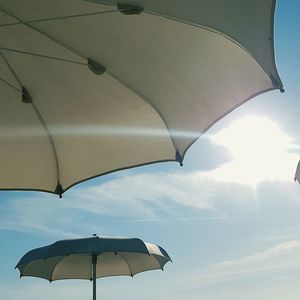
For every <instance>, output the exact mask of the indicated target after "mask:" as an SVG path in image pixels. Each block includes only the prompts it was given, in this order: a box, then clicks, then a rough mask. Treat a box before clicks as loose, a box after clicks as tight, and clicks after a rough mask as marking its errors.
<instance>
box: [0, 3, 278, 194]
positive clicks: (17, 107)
mask: <svg viewBox="0 0 300 300" xmlns="http://www.w3.org/2000/svg"><path fill="white" fill-rule="evenodd" d="M274 11H275V1H274V0H263V1H262V0H252V1H249V0H227V1H224V0H186V1H180V0H173V1H168V0H164V1H163V0H159V1H153V0H135V1H131V0H127V1H122V0H120V1H119V2H117V1H110V0H103V1H100V0H99V1H98V0H93V1H82V0H53V1H47V0H0V12H1V14H0V92H1V98H0V105H1V110H0V145H1V146H0V169H1V172H0V189H21V190H41V191H48V192H54V193H57V194H59V195H61V194H62V193H63V192H64V191H66V190H67V189H68V188H70V187H71V186H73V185H74V184H76V183H79V182H81V181H83V180H86V179H89V178H93V177H95V176H99V175H103V174H107V173H109V172H113V171H116V170H120V169H125V168H130V167H134V166H139V165H144V164H149V163H154V162H161V161H178V162H179V163H182V161H183V158H184V155H185V153H186V151H187V149H188V148H189V147H190V146H191V145H192V144H193V142H194V141H195V140H196V139H197V138H198V137H199V136H200V135H201V134H202V133H203V132H205V131H206V130H207V129H208V128H209V127H210V126H212V125H213V124H214V123H215V122H216V121H218V120H219V119H220V118H222V117H223V116H224V115H226V114H228V113H229V112H231V111H232V110H233V109H234V108H236V107H238V106H239V105H241V104H242V103H244V102H245V101H247V100H249V99H251V98H252V97H254V96H256V95H258V94H260V93H263V92H266V91H270V90H273V89H280V90H281V91H283V87H282V82H281V80H280V77H279V75H278V73H277V70H276V66H275V60H274V38H273V32H274Z"/></svg>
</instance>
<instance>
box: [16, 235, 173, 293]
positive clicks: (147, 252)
mask: <svg viewBox="0 0 300 300" xmlns="http://www.w3.org/2000/svg"><path fill="white" fill-rule="evenodd" d="M168 261H171V259H170V257H169V255H168V254H167V252H166V251H165V250H164V249H163V248H162V247H160V246H157V245H154V244H150V243H146V242H143V241H142V240H140V239H138V238H116V237H98V236H96V235H94V236H93V237H90V238H82V239H72V240H61V241H58V242H55V243H54V244H51V245H49V246H45V247H41V248H37V249H33V250H31V251H29V252H28V253H26V254H25V255H24V256H23V257H22V258H21V260H20V261H19V262H18V264H17V266H16V268H18V269H19V271H20V277H22V276H33V277H40V278H44V279H47V280H49V281H50V282H51V281H54V280H61V279H88V280H93V299H96V278H99V277H106V276H118V275H128V276H134V275H135V274H137V273H141V272H144V271H149V270H155V269H163V267H164V265H165V264H166V263H167V262H168Z"/></svg>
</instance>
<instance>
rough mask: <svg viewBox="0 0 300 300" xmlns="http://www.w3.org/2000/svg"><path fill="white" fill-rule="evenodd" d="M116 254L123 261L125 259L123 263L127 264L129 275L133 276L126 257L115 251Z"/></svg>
mask: <svg viewBox="0 0 300 300" xmlns="http://www.w3.org/2000/svg"><path fill="white" fill-rule="evenodd" d="M116 255H119V256H120V257H121V258H122V259H123V260H124V261H125V263H126V264H127V266H128V269H129V272H130V275H131V277H133V275H134V274H133V273H132V270H131V268H130V265H129V263H128V261H127V259H126V258H125V257H124V256H123V255H122V254H120V253H119V252H117V254H116Z"/></svg>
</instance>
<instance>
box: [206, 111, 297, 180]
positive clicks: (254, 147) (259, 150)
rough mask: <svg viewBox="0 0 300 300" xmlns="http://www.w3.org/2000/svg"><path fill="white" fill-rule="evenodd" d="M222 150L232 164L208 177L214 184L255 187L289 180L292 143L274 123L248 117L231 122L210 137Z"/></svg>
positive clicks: (292, 169)
mask: <svg viewBox="0 0 300 300" xmlns="http://www.w3.org/2000/svg"><path fill="white" fill-rule="evenodd" d="M211 139H212V141H213V142H214V143H216V144H218V145H221V146H224V147H226V148H227V149H228V151H229V152H230V153H231V155H232V161H231V162H230V163H227V164H224V165H222V166H220V167H219V168H217V169H215V170H214V171H212V172H210V174H209V175H210V176H212V177H213V178H215V179H217V180H222V181H230V182H240V183H246V184H250V185H255V184H257V183H259V182H261V181H264V180H292V178H293V173H294V169H295V163H296V162H297V160H298V158H299V157H298V156H297V155H296V154H292V153H289V149H290V148H291V146H292V140H291V139H290V138H289V137H288V136H287V135H286V134H285V133H284V132H283V131H282V130H281V129H280V128H279V126H278V125H277V124H276V123H274V122H273V121H271V120H269V119H267V118H265V117H260V116H249V117H244V118H242V119H239V120H237V121H235V122H233V123H232V124H231V125H230V126H229V127H227V128H224V129H222V130H220V131H219V132H218V133H217V134H215V135H213V136H211Z"/></svg>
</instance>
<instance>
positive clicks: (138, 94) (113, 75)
mask: <svg viewBox="0 0 300 300" xmlns="http://www.w3.org/2000/svg"><path fill="white" fill-rule="evenodd" d="M105 73H106V74H107V75H109V76H110V77H112V78H114V79H115V80H117V81H118V82H119V83H121V84H122V85H123V86H125V87H126V88H127V89H128V90H130V91H131V92H132V93H133V94H135V95H136V96H137V97H139V98H141V99H142V100H144V101H145V102H146V103H148V104H149V105H150V106H151V107H152V108H153V109H154V110H155V111H156V113H157V114H158V115H159V117H160V118H161V120H162V121H163V123H164V124H165V126H166V129H167V131H168V133H169V138H170V140H171V142H172V144H173V147H174V149H175V150H177V147H176V146H175V141H174V139H173V137H172V135H171V132H170V129H169V127H168V124H167V121H166V120H165V118H164V117H163V116H162V114H161V113H160V112H159V110H158V109H157V108H156V107H155V106H154V105H153V104H152V103H151V101H150V100H149V99H148V98H146V97H145V96H144V95H142V94H141V93H140V92H138V91H137V90H136V89H134V88H133V87H131V86H129V84H128V83H126V82H125V81H124V80H122V79H121V78H119V77H118V76H116V75H115V74H114V73H112V72H111V71H110V70H106V72H105Z"/></svg>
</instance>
